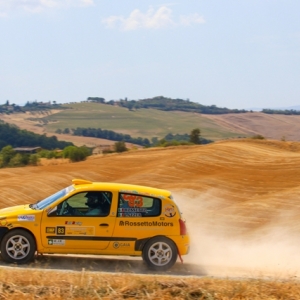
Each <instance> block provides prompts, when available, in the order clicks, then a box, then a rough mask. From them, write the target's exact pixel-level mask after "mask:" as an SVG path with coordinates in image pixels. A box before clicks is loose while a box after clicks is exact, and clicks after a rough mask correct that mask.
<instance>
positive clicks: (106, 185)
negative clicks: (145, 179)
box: [72, 179, 171, 198]
mask: <svg viewBox="0 0 300 300" xmlns="http://www.w3.org/2000/svg"><path fill="white" fill-rule="evenodd" d="M72 183H73V186H74V187H75V189H77V190H90V191H97V190H102V191H105V190H110V191H118V192H127V193H132V194H143V195H155V196H157V197H163V198H165V197H170V195H171V192H170V191H168V190H164V189H157V188H153V187H148V186H143V185H135V184H125V183H115V182H92V181H88V180H84V179H73V180H72Z"/></svg>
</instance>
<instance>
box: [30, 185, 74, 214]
mask: <svg viewBox="0 0 300 300" xmlns="http://www.w3.org/2000/svg"><path fill="white" fill-rule="evenodd" d="M74 189H75V188H74V187H73V186H72V185H70V186H68V187H66V188H64V189H62V190H60V191H59V192H56V193H55V194H53V195H51V196H49V197H47V198H45V199H43V200H41V201H38V202H37V203H35V204H33V205H31V208H33V209H44V208H45V207H47V206H49V205H50V204H51V203H53V202H55V201H56V200H58V199H60V198H62V197H63V196H65V195H67V194H68V193H70V192H72V191H74Z"/></svg>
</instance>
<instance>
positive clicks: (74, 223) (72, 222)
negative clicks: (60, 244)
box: [65, 221, 82, 226]
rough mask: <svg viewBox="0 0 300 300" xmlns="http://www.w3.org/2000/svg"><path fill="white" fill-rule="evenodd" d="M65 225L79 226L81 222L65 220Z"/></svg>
mask: <svg viewBox="0 0 300 300" xmlns="http://www.w3.org/2000/svg"><path fill="white" fill-rule="evenodd" d="M65 225H78V226H81V225H82V222H75V221H66V222H65Z"/></svg>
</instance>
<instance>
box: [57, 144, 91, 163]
mask: <svg viewBox="0 0 300 300" xmlns="http://www.w3.org/2000/svg"><path fill="white" fill-rule="evenodd" d="M90 154H91V153H90V150H89V149H88V148H87V147H85V146H82V147H75V146H68V147H66V148H65V149H64V150H63V157H64V158H69V159H70V160H71V161H72V162H78V161H82V160H85V159H86V157H87V156H89V155H90Z"/></svg>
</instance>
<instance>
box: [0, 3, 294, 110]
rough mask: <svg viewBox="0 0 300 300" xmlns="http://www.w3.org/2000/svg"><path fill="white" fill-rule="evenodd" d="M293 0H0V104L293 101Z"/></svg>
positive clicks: (271, 104)
mask: <svg viewBox="0 0 300 300" xmlns="http://www.w3.org/2000/svg"><path fill="white" fill-rule="evenodd" d="M299 12H300V1H299V0H227V1H224V0H222V1H221V0H215V1H213V0H210V1H208V0H178V1H176V2H161V1H156V0H153V1H148V0H145V1H134V0H127V1H124V0H123V1H122V0H118V1H116V0H0V40H1V49H0V104H3V103H5V101H6V100H9V101H10V103H16V104H21V105H23V104H25V103H26V102H27V101H35V100H37V101H49V100H50V101H57V102H58V103H64V102H71V101H75V102H77V101H81V100H85V99H86V98H87V97H89V96H94V97H103V98H105V99H106V100H107V101H109V100H112V99H113V100H117V99H121V98H122V99H124V98H125V97H127V98H128V99H134V100H138V99H144V98H150V97H155V96H165V97H171V98H181V99H190V101H193V102H199V103H201V104H204V105H212V104H214V105H217V106H220V107H228V108H251V107H259V108H268V107H287V106H294V105H300V84H299V79H300V18H299Z"/></svg>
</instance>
